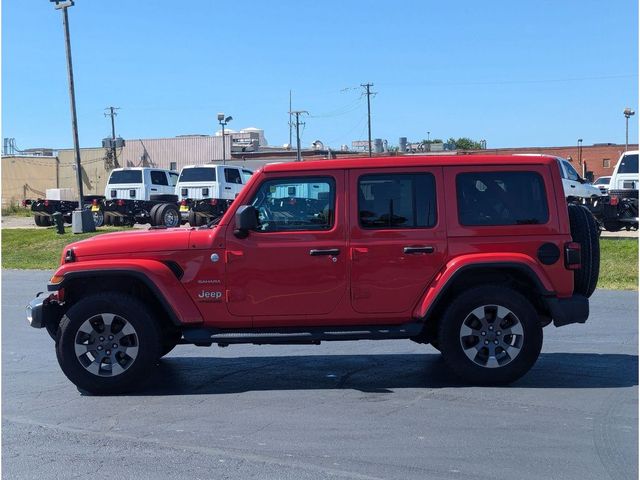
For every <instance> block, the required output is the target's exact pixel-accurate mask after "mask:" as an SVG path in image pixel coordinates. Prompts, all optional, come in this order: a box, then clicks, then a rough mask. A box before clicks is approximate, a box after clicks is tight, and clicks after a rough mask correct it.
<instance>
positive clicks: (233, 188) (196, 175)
mask: <svg viewBox="0 0 640 480" xmlns="http://www.w3.org/2000/svg"><path fill="white" fill-rule="evenodd" d="M252 174H253V172H252V171H251V170H248V169H246V168H242V167H236V166H232V165H217V164H204V165H187V166H185V167H183V168H182V170H181V171H180V176H179V178H178V183H177V184H176V187H175V194H176V196H177V198H178V201H179V202H180V215H181V218H182V220H183V221H188V222H189V224H190V225H191V226H192V227H195V226H200V225H204V224H206V223H207V222H209V221H210V220H212V219H214V218H217V217H219V216H220V215H222V214H223V213H224V212H225V211H226V210H227V208H229V205H231V202H233V200H234V199H235V198H236V197H237V196H238V194H239V193H240V190H242V187H244V186H245V185H246V183H247V182H248V181H249V178H251V175H252Z"/></svg>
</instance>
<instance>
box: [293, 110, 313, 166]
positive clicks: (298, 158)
mask: <svg viewBox="0 0 640 480" xmlns="http://www.w3.org/2000/svg"><path fill="white" fill-rule="evenodd" d="M289 115H295V116H296V145H297V147H296V162H301V161H302V154H301V153H300V125H304V122H302V123H300V115H309V112H307V111H306V110H294V111H291V110H290V111H289Z"/></svg>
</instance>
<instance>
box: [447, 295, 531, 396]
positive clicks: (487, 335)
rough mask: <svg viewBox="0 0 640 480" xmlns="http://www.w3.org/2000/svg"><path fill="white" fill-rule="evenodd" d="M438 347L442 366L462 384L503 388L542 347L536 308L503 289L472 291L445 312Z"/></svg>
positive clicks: (522, 371) (525, 369)
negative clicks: (452, 373)
mask: <svg viewBox="0 0 640 480" xmlns="http://www.w3.org/2000/svg"><path fill="white" fill-rule="evenodd" d="M439 343H440V348H441V351H442V356H443V357H444V360H445V362H446V363H447V365H448V366H449V367H450V368H451V370H453V372H454V373H456V374H457V375H458V376H459V377H460V378H461V379H462V380H463V381H465V382H466V383H470V384H477V385H504V384H508V383H511V382H514V381H515V380H517V379H518V378H520V377H521V376H523V375H524V374H525V373H527V372H528V371H529V369H531V367H532V366H533V364H534V363H535V362H536V360H537V359H538V356H539V355H540V350H541V348H542V326H541V324H540V322H539V320H538V315H537V312H536V310H535V309H534V308H533V306H532V305H531V303H530V302H529V301H528V300H527V299H526V298H525V297H523V296H522V295H521V294H520V293H518V292H516V291H515V290H512V289H510V288H506V287H489V286H487V287H476V288H473V289H471V290H468V291H466V292H465V293H463V294H461V295H460V296H459V297H457V298H456V299H455V300H454V301H453V303H452V304H451V305H450V306H449V308H448V309H447V311H446V312H445V314H444V316H443V318H442V320H441V323H440V331H439Z"/></svg>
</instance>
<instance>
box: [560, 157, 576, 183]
mask: <svg viewBox="0 0 640 480" xmlns="http://www.w3.org/2000/svg"><path fill="white" fill-rule="evenodd" d="M562 163H564V168H566V169H567V177H568V178H569V180H571V181H573V182H577V181H578V180H580V175H578V172H576V169H575V168H573V166H572V165H571V164H570V163H569V162H566V161H563V162H562Z"/></svg>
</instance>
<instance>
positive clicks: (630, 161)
mask: <svg viewBox="0 0 640 480" xmlns="http://www.w3.org/2000/svg"><path fill="white" fill-rule="evenodd" d="M618 173H638V154H637V153H636V154H632V155H625V156H624V157H622V161H621V162H620V166H619V167H618Z"/></svg>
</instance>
